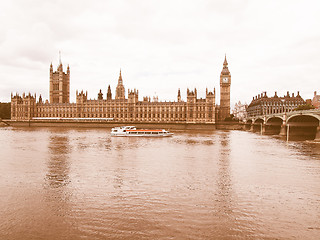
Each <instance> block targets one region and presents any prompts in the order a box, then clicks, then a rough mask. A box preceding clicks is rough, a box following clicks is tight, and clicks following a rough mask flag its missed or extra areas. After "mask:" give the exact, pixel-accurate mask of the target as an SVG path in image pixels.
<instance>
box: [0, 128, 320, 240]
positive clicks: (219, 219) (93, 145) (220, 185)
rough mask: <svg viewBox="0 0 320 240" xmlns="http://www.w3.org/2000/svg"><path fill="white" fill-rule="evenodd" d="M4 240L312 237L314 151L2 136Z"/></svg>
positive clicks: (191, 136) (302, 146)
mask: <svg viewBox="0 0 320 240" xmlns="http://www.w3.org/2000/svg"><path fill="white" fill-rule="evenodd" d="M0 144H1V145H0V146H1V150H0V189H1V191H0V239H319V236H320V143H316V142H312V141H290V142H289V143H287V142H285V141H283V140H281V139H277V138H274V137H271V136H261V135H259V134H255V133H250V132H244V131H218V130H216V131H174V136H173V137H171V138H125V137H124V138H117V137H111V136H110V129H88V128H11V127H3V128H0Z"/></svg>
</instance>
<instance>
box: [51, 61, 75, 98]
mask: <svg viewBox="0 0 320 240" xmlns="http://www.w3.org/2000/svg"><path fill="white" fill-rule="evenodd" d="M49 95H50V103H69V102H70V68H69V65H68V68H67V72H66V73H64V72H63V66H62V63H61V57H60V60H59V66H58V68H57V71H55V72H53V67H52V63H51V65H50V93H49Z"/></svg>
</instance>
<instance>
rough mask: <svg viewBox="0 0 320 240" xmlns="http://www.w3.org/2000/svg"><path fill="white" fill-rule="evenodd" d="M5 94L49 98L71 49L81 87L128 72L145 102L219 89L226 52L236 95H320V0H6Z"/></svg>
mask: <svg viewBox="0 0 320 240" xmlns="http://www.w3.org/2000/svg"><path fill="white" fill-rule="evenodd" d="M0 23H1V24H0V101H2V102H6V101H10V93H11V92H18V93H22V92H24V91H26V92H29V91H30V92H31V93H37V96H39V94H42V96H43V98H44V99H47V98H48V94H49V93H48V92H49V66H50V63H51V62H52V63H53V66H54V70H55V69H56V68H57V65H58V62H59V51H61V53H62V63H63V65H64V69H66V67H67V65H68V64H69V65H70V70H71V83H70V94H71V99H70V100H71V102H75V92H76V90H82V89H83V90H87V91H88V95H89V98H97V93H98V91H99V89H102V91H103V93H104V97H106V92H107V87H108V85H109V84H110V85H111V89H112V92H113V96H114V94H115V93H114V92H115V86H116V84H117V80H118V76H119V70H120V68H121V69H122V76H123V81H124V85H125V88H126V95H127V90H128V88H129V89H133V88H137V89H139V99H140V100H141V99H142V97H143V96H151V97H152V96H154V95H157V96H158V97H159V100H162V101H165V100H167V101H168V100H176V96H177V91H178V88H180V89H181V94H182V98H183V99H184V100H186V91H187V88H191V89H193V88H195V87H196V88H197V90H198V97H205V89H206V87H208V89H209V90H213V88H214V87H215V88H216V93H217V95H216V103H219V94H220V91H219V90H220V89H219V88H220V86H219V78H220V72H221V70H222V64H223V61H224V56H225V53H226V54H227V60H228V63H229V70H230V72H231V79H232V83H231V102H232V104H234V103H235V102H237V101H239V100H240V101H241V102H247V103H250V102H251V100H252V97H253V96H255V95H257V94H259V93H261V92H262V91H267V94H268V95H269V96H272V95H274V91H277V92H278V95H284V94H286V92H287V91H290V93H291V92H295V94H296V92H297V91H300V94H301V95H302V97H303V98H305V99H306V98H312V97H313V92H314V91H316V90H318V91H319V92H320V88H319V82H320V1H319V0H314V1H308V0H303V1H302V0H299V1H294V0H288V1H286V0H276V1H265V0H264V1H258V0H252V1H249V0H248V1H238V0H221V1H220V0H197V1H196V0H193V1H187V0H181V1H179V0H168V1H167V0H161V1H158V0H126V1H122V0H114V1H112V0H110V1H108V0H105V1H94V0H92V1H80V0H75V1H67V0H61V1H58V0H57V1H43V0H34V1H29V0H23V1H22V0H20V1H19V0H10V1H5V0H0Z"/></svg>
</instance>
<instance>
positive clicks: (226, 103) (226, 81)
mask: <svg viewBox="0 0 320 240" xmlns="http://www.w3.org/2000/svg"><path fill="white" fill-rule="evenodd" d="M230 85H231V74H230V71H229V68H228V61H227V56H226V55H225V58H224V62H223V68H222V71H221V74H220V109H219V114H218V119H219V121H224V120H225V118H227V117H229V116H230Z"/></svg>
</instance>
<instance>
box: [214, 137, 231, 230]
mask: <svg viewBox="0 0 320 240" xmlns="http://www.w3.org/2000/svg"><path fill="white" fill-rule="evenodd" d="M218 142H219V143H220V145H219V155H218V159H217V160H218V164H217V166H218V172H217V174H218V176H217V198H218V199H217V214H218V216H219V218H220V219H221V221H222V222H221V223H220V224H219V225H218V229H217V230H218V232H219V233H223V235H224V234H226V233H228V232H229V231H231V229H232V226H234V220H233V216H234V214H233V211H234V201H235V199H234V198H235V195H234V192H233V183H232V176H231V175H232V172H231V166H230V152H231V148H230V132H221V133H220V134H219V141H218ZM227 235H232V233H231V232H229V233H228V234H227Z"/></svg>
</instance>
